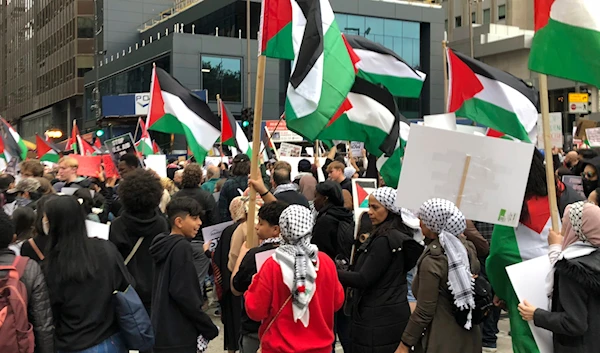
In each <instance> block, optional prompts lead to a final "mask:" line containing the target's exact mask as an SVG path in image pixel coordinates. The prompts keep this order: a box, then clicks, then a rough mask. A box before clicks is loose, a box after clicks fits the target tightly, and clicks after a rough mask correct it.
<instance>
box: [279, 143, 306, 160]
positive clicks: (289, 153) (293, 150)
mask: <svg viewBox="0 0 600 353" xmlns="http://www.w3.org/2000/svg"><path fill="white" fill-rule="evenodd" d="M279 155H280V156H281V157H300V156H301V155H302V146H298V145H292V144H291V143H286V142H282V143H281V146H279Z"/></svg>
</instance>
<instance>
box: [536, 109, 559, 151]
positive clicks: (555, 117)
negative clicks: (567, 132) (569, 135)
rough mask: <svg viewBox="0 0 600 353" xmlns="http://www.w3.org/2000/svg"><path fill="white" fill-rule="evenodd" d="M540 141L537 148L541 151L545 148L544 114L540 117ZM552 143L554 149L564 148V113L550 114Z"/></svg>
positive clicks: (538, 125)
mask: <svg viewBox="0 0 600 353" xmlns="http://www.w3.org/2000/svg"><path fill="white" fill-rule="evenodd" d="M537 129H538V140H537V147H538V148H539V149H543V148H544V130H543V123H542V114H539V115H538V123H537ZM550 141H551V142H552V147H558V148H563V144H564V138H563V131H562V113H550Z"/></svg>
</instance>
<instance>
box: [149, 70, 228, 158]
mask: <svg viewBox="0 0 600 353" xmlns="http://www.w3.org/2000/svg"><path fill="white" fill-rule="evenodd" d="M146 127H147V128H148V129H149V130H154V131H160V132H164V133H167V134H182V135H185V137H186V139H187V143H188V148H189V149H190V150H191V152H192V153H193V155H194V157H196V161H197V162H198V163H202V162H203V161H204V157H206V154H207V153H208V151H210V149H211V148H212V147H213V145H214V143H215V141H216V140H217V139H218V138H219V136H220V135H221V131H220V128H221V122H220V121H219V118H218V117H217V116H216V115H215V114H214V113H213V112H212V110H210V107H209V106H208V104H206V102H204V101H203V100H202V99H200V98H199V97H198V96H196V95H195V94H194V93H192V92H191V91H190V90H188V89H187V88H185V87H183V86H182V85H181V83H179V81H177V80H176V79H175V78H173V77H172V76H171V75H169V74H168V73H166V72H165V71H164V70H163V69H161V68H158V67H154V70H153V72H152V83H151V91H150V106H149V108H148V118H147V122H146Z"/></svg>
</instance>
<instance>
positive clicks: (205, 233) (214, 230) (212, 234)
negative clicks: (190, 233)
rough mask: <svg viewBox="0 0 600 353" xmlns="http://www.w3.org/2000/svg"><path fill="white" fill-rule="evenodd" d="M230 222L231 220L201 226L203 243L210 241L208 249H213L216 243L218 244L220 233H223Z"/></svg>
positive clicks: (231, 222)
mask: <svg viewBox="0 0 600 353" xmlns="http://www.w3.org/2000/svg"><path fill="white" fill-rule="evenodd" d="M232 224H233V221H229V222H223V223H219V224H215V225H214V226H210V227H206V228H202V237H203V238H204V242H205V243H210V247H209V249H210V251H215V249H216V248H217V245H218V244H219V240H220V239H221V234H223V231H224V230H225V228H227V227H229V226H230V225H232Z"/></svg>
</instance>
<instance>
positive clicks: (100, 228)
mask: <svg viewBox="0 0 600 353" xmlns="http://www.w3.org/2000/svg"><path fill="white" fill-rule="evenodd" d="M85 228H86V229H87V233H88V237H90V238H100V239H104V240H108V233H109V231H110V226H109V225H108V224H103V223H98V222H94V221H85Z"/></svg>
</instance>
